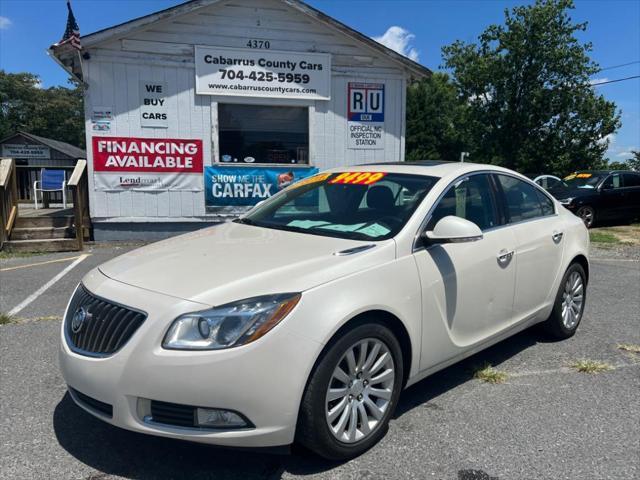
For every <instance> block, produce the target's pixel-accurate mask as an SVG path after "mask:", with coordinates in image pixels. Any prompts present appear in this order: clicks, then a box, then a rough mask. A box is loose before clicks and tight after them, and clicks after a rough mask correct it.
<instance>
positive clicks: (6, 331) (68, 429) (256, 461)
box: [0, 246, 640, 480]
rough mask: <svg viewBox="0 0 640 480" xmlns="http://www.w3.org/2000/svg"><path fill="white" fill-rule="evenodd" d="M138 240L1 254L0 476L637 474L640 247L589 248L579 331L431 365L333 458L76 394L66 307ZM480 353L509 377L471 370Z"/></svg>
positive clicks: (530, 336)
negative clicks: (178, 436) (148, 424)
mask: <svg viewBox="0 0 640 480" xmlns="http://www.w3.org/2000/svg"><path fill="white" fill-rule="evenodd" d="M130 248H132V247H113V246H108V247H100V248H92V249H90V250H88V251H86V252H84V254H86V255H87V256H86V257H81V258H82V260H79V259H78V258H77V257H78V255H79V254H69V253H66V254H63V253H61V254H49V255H38V256H32V257H17V258H4V259H0V312H1V313H8V312H10V311H12V310H14V311H15V310H16V307H20V306H22V307H23V308H21V309H20V310H19V311H18V312H17V313H15V314H14V318H13V320H12V321H11V322H10V323H7V324H4V325H0V375H1V376H0V444H1V445H0V478H2V479H32V478H33V479H35V478H38V479H40V478H46V479H49V478H51V479H95V480H97V479H100V480H103V479H113V478H130V479H165V478H175V479H178V478H184V479H250V478H256V479H263V478H264V479H267V478H268V479H275V478H299V477H305V478H313V479H315V478H319V479H320V478H322V479H325V478H326V479H329V478H336V479H367V480H372V479H405V478H420V479H431V478H434V479H454V480H456V479H457V480H489V479H500V480H506V479H594V480H596V479H616V480H620V479H636V478H640V354H636V353H631V352H628V351H623V350H621V349H619V348H618V345H620V344H631V345H640V294H639V292H640V262H639V261H638V260H637V258H638V257H637V255H635V254H634V255H631V256H628V257H625V256H624V255H622V256H621V255H607V254H605V253H603V254H602V255H600V254H599V253H598V251H596V252H595V253H594V255H593V257H594V258H593V259H592V273H591V282H590V285H589V298H588V301H587V307H586V311H585V316H584V318H583V321H582V325H581V327H580V329H579V330H578V333H577V334H576V336H575V337H573V338H572V339H570V340H567V341H564V342H558V343H553V342H548V341H547V340H545V339H544V337H542V336H541V335H540V334H539V333H538V331H537V330H535V329H532V330H529V331H525V332H523V333H521V334H519V335H517V336H516V337H513V338H511V339H509V340H507V341H504V342H502V343H500V344H498V345H496V346H494V347H492V348H491V349H489V350H487V351H485V352H482V353H480V354H478V355H475V356H474V357H472V358H470V359H468V360H466V361H465V362H463V363H461V364H458V365H455V366H453V367H450V368H447V369H446V370H444V371H442V372H440V373H437V374H436V375H433V376H432V377H429V378H427V379H426V380H424V381H422V382H420V383H419V384H417V385H415V386H413V387H411V388H409V389H408V390H406V391H405V392H404V394H403V396H402V398H401V402H400V405H399V408H398V412H397V414H396V416H395V418H394V419H393V420H392V422H391V425H390V429H389V432H388V434H387V436H386V437H385V438H384V440H383V441H382V442H381V443H380V444H378V445H377V446H375V447H374V448H373V449H371V450H370V451H369V452H367V453H366V454H365V455H363V456H361V457H359V458H357V459H354V460H352V461H350V462H346V463H330V462H326V461H322V460H319V459H317V458H315V457H313V456H312V455H310V454H309V453H306V452H304V451H297V450H296V451H294V453H293V455H289V456H287V455H273V454H268V453H265V452H250V451H235V450H226V449H219V448H214V447H209V446H203V445H197V444H191V443H186V442H178V441H173V440H167V439H162V438H155V437H148V436H143V435H139V434H135V433H131V432H127V431H124V430H120V429H117V428H115V427H112V426H110V425H107V424H105V423H103V422H101V421H99V420H97V419H95V418H93V417H92V416H90V415H89V414H87V413H85V412H84V411H83V410H81V409H80V408H78V407H76V406H75V405H74V404H73V402H72V401H71V399H70V398H69V396H68V394H67V393H66V387H65V384H64V382H63V380H62V377H61V376H60V373H59V370H58V366H57V349H58V336H59V330H60V321H61V318H60V317H61V315H62V313H63V310H64V308H65V305H66V302H67V300H68V297H69V295H70V293H71V292H72V289H73V288H74V287H75V285H76V284H77V283H78V281H79V280H80V278H81V277H82V276H83V275H84V274H85V273H86V272H87V271H89V270H90V269H91V268H93V267H94V266H96V265H99V264H100V263H102V262H104V261H106V260H107V259H109V258H112V257H113V256H115V255H118V254H120V253H123V252H124V251H126V250H127V249H130ZM74 262H77V263H76V264H75V266H74V267H73V268H71V269H70V270H67V271H66V273H65V274H64V275H63V276H61V277H60V278H57V277H59V276H60V274H61V272H63V271H65V269H68V268H69V267H70V265H71V264H73V263H74ZM52 280H55V282H52ZM47 284H50V286H49V287H48V288H47V289H46V290H44V291H43V292H42V293H41V294H40V295H39V296H37V297H36V298H32V294H33V293H34V292H38V291H39V290H41V289H42V287H43V286H46V285H47ZM30 297H31V299H32V301H31V302H30V303H28V304H25V301H26V300H29V298H30ZM581 359H591V360H598V361H601V362H605V363H606V364H607V365H608V366H610V367H611V370H609V371H605V372H602V373H599V374H587V373H579V372H577V371H576V370H575V369H574V368H572V367H570V365H571V364H572V362H575V361H577V360H581ZM485 362H488V363H490V364H491V365H493V366H494V367H495V368H497V369H499V370H500V371H502V372H504V373H506V374H507V375H508V377H507V379H506V381H505V382H504V383H501V384H490V383H484V382H482V381H480V380H478V379H476V378H473V370H474V366H476V365H481V364H484V363H485Z"/></svg>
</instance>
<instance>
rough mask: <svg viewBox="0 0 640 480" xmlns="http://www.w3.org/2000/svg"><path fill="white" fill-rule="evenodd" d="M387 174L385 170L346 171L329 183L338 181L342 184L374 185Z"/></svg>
mask: <svg viewBox="0 0 640 480" xmlns="http://www.w3.org/2000/svg"><path fill="white" fill-rule="evenodd" d="M385 175H386V173H385V172H344V173H341V174H340V175H338V176H337V177H336V178H334V179H333V180H331V181H330V182H329V183H337V184H340V185H372V184H374V183H376V182H379V181H380V180H382V179H383V178H384V176H385Z"/></svg>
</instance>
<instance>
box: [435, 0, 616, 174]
mask: <svg viewBox="0 0 640 480" xmlns="http://www.w3.org/2000/svg"><path fill="white" fill-rule="evenodd" d="M572 8H573V2H572V0H536V2H535V4H533V5H527V6H522V7H515V8H513V9H512V10H511V11H509V10H505V23H504V25H491V26H489V27H488V28H487V29H486V30H485V31H484V32H483V33H482V34H481V35H480V37H479V39H478V43H477V44H476V43H470V44H467V43H464V42H462V41H456V42H455V43H453V44H452V45H449V46H446V47H444V48H443V56H444V65H445V67H447V68H450V69H451V70H452V72H453V81H454V83H455V86H456V87H457V89H458V92H459V94H460V96H461V97H462V98H463V99H464V100H465V101H466V102H467V103H468V105H469V113H468V121H467V122H466V130H467V132H468V136H469V140H470V142H471V143H470V144H469V146H468V147H467V148H468V150H469V151H470V152H471V158H472V159H473V160H474V161H479V162H480V161H481V162H487V163H496V164H500V165H504V166H507V167H510V168H514V169H516V170H519V171H521V172H531V173H537V172H544V173H555V174H564V173H566V172H568V171H574V170H578V169H581V168H589V167H592V166H595V165H598V164H599V163H601V162H602V160H603V156H604V153H605V151H606V150H607V147H608V140H606V138H607V135H609V134H611V133H613V132H614V131H615V130H616V129H617V128H619V126H620V116H619V113H617V112H616V107H615V104H614V103H613V102H609V101H607V100H606V99H605V98H604V97H602V96H601V95H598V94H597V93H596V92H595V90H594V88H593V87H592V86H591V85H590V83H589V77H590V76H591V75H593V74H594V73H596V72H598V70H599V67H598V65H597V64H596V63H594V62H593V61H591V60H590V58H589V52H590V51H591V44H589V43H586V44H585V43H580V41H579V40H578V39H577V38H576V33H577V32H581V31H584V30H585V29H586V23H573V22H572V20H571V18H570V17H569V14H568V11H569V10H570V9H572Z"/></svg>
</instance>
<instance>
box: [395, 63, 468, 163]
mask: <svg viewBox="0 0 640 480" xmlns="http://www.w3.org/2000/svg"><path fill="white" fill-rule="evenodd" d="M465 113H466V105H465V104H464V102H462V101H461V100H460V98H459V97H458V93H457V91H456V88H455V86H454V85H453V83H451V81H450V80H449V76H448V75H446V74H444V73H434V74H433V75H432V76H431V77H430V78H426V79H423V80H421V81H420V82H416V83H414V84H413V85H410V86H409V87H408V90H407V133H406V149H407V155H406V158H407V160H434V159H435V160H450V161H457V160H459V158H460V152H461V151H463V150H464V145H465V143H466V142H465V141H464V128H463V124H464V120H465V119H464V117H465Z"/></svg>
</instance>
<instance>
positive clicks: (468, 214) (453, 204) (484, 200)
mask: <svg viewBox="0 0 640 480" xmlns="http://www.w3.org/2000/svg"><path fill="white" fill-rule="evenodd" d="M448 215H454V216H456V217H461V218H464V219H466V220H469V221H470V222H473V223H475V224H476V225H478V227H480V229H481V230H486V229H488V228H492V227H495V226H496V225H497V224H498V221H497V219H496V210H495V207H494V202H493V195H492V187H491V183H490V182H489V177H488V176H487V175H484V174H480V175H471V176H470V177H467V178H465V179H463V180H460V181H459V182H457V183H456V184H454V185H453V186H451V187H449V190H447V192H446V193H445V195H444V196H443V197H442V198H441V199H440V202H439V203H438V205H437V206H436V208H435V210H434V211H433V214H432V215H431V219H430V220H429V224H428V225H427V229H428V230H433V227H435V225H436V223H438V221H439V220H441V219H442V218H444V217H446V216H448Z"/></svg>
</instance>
